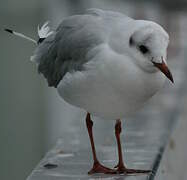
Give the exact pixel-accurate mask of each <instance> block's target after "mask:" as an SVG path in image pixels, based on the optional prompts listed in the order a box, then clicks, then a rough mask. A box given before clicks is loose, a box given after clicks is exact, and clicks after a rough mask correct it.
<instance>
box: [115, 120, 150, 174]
mask: <svg viewBox="0 0 187 180" xmlns="http://www.w3.org/2000/svg"><path fill="white" fill-rule="evenodd" d="M120 133H121V120H120V119H118V120H116V124H115V135H116V140H117V146H118V157H119V161H118V164H117V166H115V168H117V169H116V173H119V174H120V173H124V174H140V173H141V174H146V173H150V172H151V171H150V170H138V169H128V168H126V166H125V165H124V162H123V154H122V148H121V140H120Z"/></svg>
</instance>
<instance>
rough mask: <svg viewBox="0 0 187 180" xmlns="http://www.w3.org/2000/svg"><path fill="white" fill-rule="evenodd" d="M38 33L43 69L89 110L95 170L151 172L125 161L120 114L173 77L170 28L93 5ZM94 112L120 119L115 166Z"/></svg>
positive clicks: (37, 53)
mask: <svg viewBox="0 0 187 180" xmlns="http://www.w3.org/2000/svg"><path fill="white" fill-rule="evenodd" d="M7 31H9V32H11V30H9V29H7ZM12 33H13V31H12ZM38 33H39V37H40V39H39V41H38V47H37V48H36V51H35V53H34V55H33V56H32V61H34V62H36V63H37V65H38V71H39V72H40V73H42V74H43V75H44V77H45V78H46V79H47V81H48V85H49V86H52V87H55V88H56V89H57V91H58V93H59V95H60V96H61V97H62V98H63V99H64V100H65V101H66V102H68V103H69V104H71V105H74V106H77V107H80V108H83V109H84V110H86V112H88V113H87V116H86V124H87V128H88V133H89V137H90V142H91V147H92V153H93V160H94V164H93V168H92V169H91V170H90V171H89V173H90V174H92V173H127V174H128V173H131V174H132V173H133V174H136V173H149V172H150V171H147V170H134V169H127V168H126V166H125V164H124V163H123V157H122V149H121V143H120V133H121V120H120V119H121V118H124V117H126V116H129V115H131V114H132V113H134V112H135V111H136V110H137V109H139V108H141V107H142V106H143V105H144V104H145V103H146V101H148V100H149V99H150V98H151V97H152V96H153V95H154V94H155V93H156V92H157V91H158V90H159V89H160V88H161V87H162V86H163V84H164V82H165V77H167V78H169V79H170V80H171V81H172V82H173V77H172V74H171V73H170V71H169V69H168V67H167V63H166V56H167V47H168V43H169V36H168V34H167V32H166V31H165V30H164V29H163V28H162V27H161V26H160V25H158V24H156V23H154V22H151V21H144V20H134V19H132V18H129V17H127V16H125V15H123V14H121V13H118V12H112V11H103V10H100V9H89V10H88V11H87V13H86V14H84V15H75V16H70V17H68V18H66V19H64V20H63V21H62V23H61V24H60V25H59V27H58V28H57V29H56V30H55V31H53V32H51V31H50V28H49V27H48V25H47V23H46V24H44V26H43V27H42V28H41V29H40V28H39V29H38ZM18 35H20V34H18ZM27 39H28V38H27ZM34 42H35V41H34ZM164 75H165V76H164ZM91 115H95V116H99V117H101V118H104V119H108V120H109V119H113V120H116V125H115V135H116V139H117V145H118V155H119V162H118V164H117V166H116V167H115V168H114V169H110V168H107V167H105V166H103V165H102V164H101V163H100V162H99V160H98V159H97V156H96V150H95V145H94V140H93V134H92V126H93V122H92V120H91Z"/></svg>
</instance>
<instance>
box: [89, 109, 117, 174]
mask: <svg viewBox="0 0 187 180" xmlns="http://www.w3.org/2000/svg"><path fill="white" fill-rule="evenodd" d="M86 126H87V129H88V134H89V138H90V143H91V147H92V153H93V160H94V164H93V167H92V169H91V170H90V171H89V172H88V174H94V173H105V174H113V173H116V172H115V170H112V169H110V168H107V167H105V166H103V165H102V164H101V163H100V162H99V161H98V159H97V155H96V150H95V145H94V139H93V132H92V127H93V121H92V120H91V118H90V113H87V116H86Z"/></svg>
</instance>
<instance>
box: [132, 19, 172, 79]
mask: <svg viewBox="0 0 187 180" xmlns="http://www.w3.org/2000/svg"><path fill="white" fill-rule="evenodd" d="M137 23H138V24H140V26H138V28H137V29H136V30H135V31H134V32H133V33H132V34H131V36H130V38H129V48H130V54H131V56H132V57H133V59H134V60H135V62H136V63H137V64H138V65H139V66H140V67H141V68H142V69H143V70H144V71H147V72H152V73H154V72H157V71H161V72H162V73H163V74H164V75H165V76H166V77H167V78H168V79H169V80H170V81H172V82H174V81H173V77H172V74H171V72H170V70H169V68H168V66H167V62H166V58H167V47H168V43H169V35H168V34H167V32H166V31H165V30H164V29H163V28H162V27H161V26H160V25H158V24H156V23H154V22H151V21H140V20H139V21H138V20H137Z"/></svg>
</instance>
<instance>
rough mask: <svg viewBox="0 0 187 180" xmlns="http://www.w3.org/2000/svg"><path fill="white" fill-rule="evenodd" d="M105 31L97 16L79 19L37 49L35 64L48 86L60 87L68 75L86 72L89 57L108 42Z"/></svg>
mask: <svg viewBox="0 0 187 180" xmlns="http://www.w3.org/2000/svg"><path fill="white" fill-rule="evenodd" d="M106 33H107V32H106V29H105V26H103V22H102V19H101V18H98V17H97V16H95V15H89V14H87V15H76V16H71V17H69V18H67V19H65V20H64V21H63V22H62V23H61V24H60V25H59V27H58V28H57V30H56V32H55V33H54V34H52V35H50V36H49V37H47V38H46V39H45V40H44V41H43V42H42V43H41V44H40V45H39V46H38V47H37V49H36V51H35V54H34V60H35V61H36V62H37V63H38V71H39V72H40V73H42V74H43V75H44V77H45V78H46V79H47V81H48V85H49V86H53V87H57V85H58V83H59V82H60V80H61V79H62V78H63V76H64V75H65V74H66V73H67V72H71V71H77V70H79V71H80V70H83V67H84V66H83V65H84V64H85V63H86V62H88V61H89V59H88V58H86V55H87V53H88V52H89V50H90V49H92V48H93V47H95V46H97V45H99V44H101V43H103V42H104V41H105V40H106Z"/></svg>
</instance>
